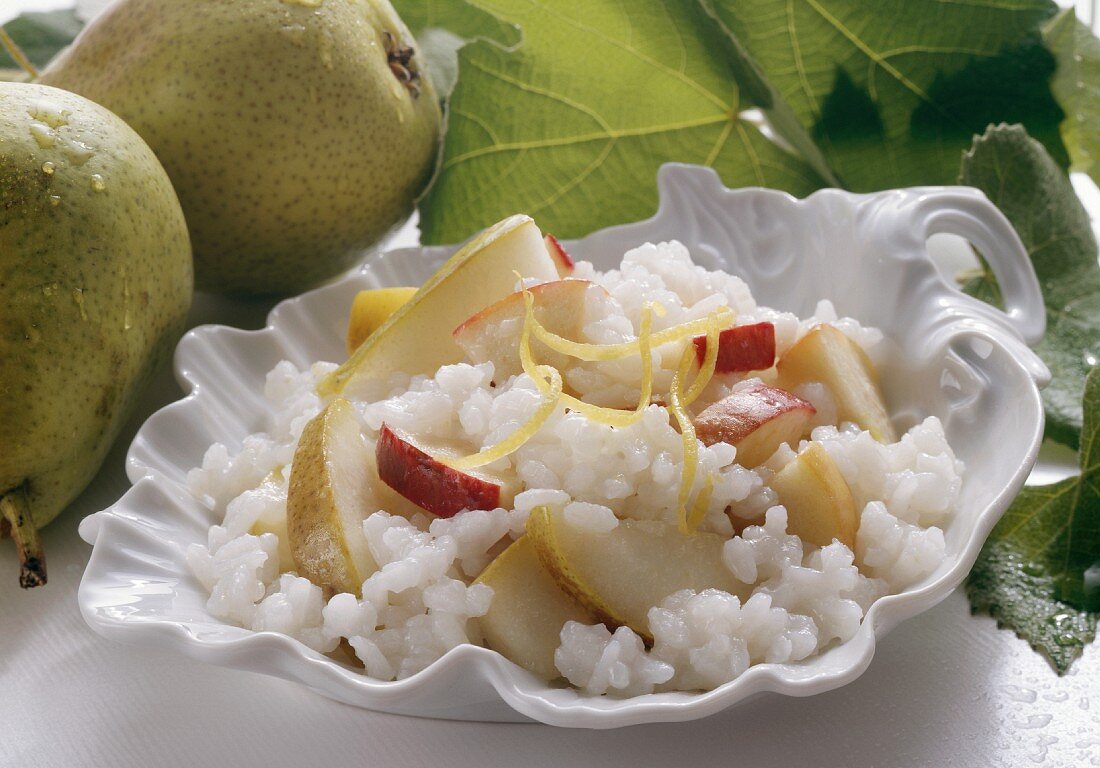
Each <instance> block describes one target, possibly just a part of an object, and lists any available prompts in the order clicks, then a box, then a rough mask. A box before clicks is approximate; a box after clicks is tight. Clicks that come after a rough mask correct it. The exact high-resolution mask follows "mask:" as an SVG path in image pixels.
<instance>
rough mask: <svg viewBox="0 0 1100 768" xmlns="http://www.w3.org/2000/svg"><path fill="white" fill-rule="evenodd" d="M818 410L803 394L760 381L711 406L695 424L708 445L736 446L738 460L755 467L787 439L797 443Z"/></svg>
mask: <svg viewBox="0 0 1100 768" xmlns="http://www.w3.org/2000/svg"><path fill="white" fill-rule="evenodd" d="M815 413H817V410H816V409H815V408H814V407H813V406H812V405H811V404H810V403H808V402H807V401H805V400H803V399H802V398H801V397H798V396H797V395H795V394H792V393H790V392H788V391H787V390H785V389H779V388H778V387H769V386H768V385H767V384H759V383H758V384H753V385H751V386H748V387H745V388H743V389H739V390H737V391H736V392H733V393H732V394H730V395H728V396H727V397H724V398H722V399H721V400H719V401H718V402H717V403H714V404H713V405H710V406H708V407H707V408H706V409H704V410H703V412H702V413H700V414H699V415H698V416H696V417H695V419H694V420H693V424H694V426H695V436H696V437H698V438H699V439H700V440H702V441H703V444H704V445H714V444H715V443H729V444H730V445H733V446H736V447H737V463H738V464H740V465H741V466H743V467H749V468H752V467H756V466H759V465H761V464H763V463H764V462H765V461H767V460H768V459H769V458H771V456H772V454H773V453H775V451H776V449H778V448H779V446H780V445H782V444H783V443H787V444H788V445H797V443H798V440H799V438H800V437H802V434H803V432H804V431H805V429H806V426H807V425H808V424H809V423H810V419H811V418H813V415H814V414H815Z"/></svg>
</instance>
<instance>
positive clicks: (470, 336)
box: [452, 280, 606, 381]
mask: <svg viewBox="0 0 1100 768" xmlns="http://www.w3.org/2000/svg"><path fill="white" fill-rule="evenodd" d="M530 290H531V295H532V296H533V297H534V299H535V319H537V320H538V321H539V322H540V323H541V324H542V325H543V327H545V328H546V329H547V330H549V331H551V332H553V333H556V334H558V335H559V336H562V337H564V338H567V339H571V340H575V341H579V340H580V335H581V329H582V328H584V322H585V307H586V297H587V296H588V292H589V291H590V290H593V291H603V292H604V293H606V291H604V289H603V288H601V287H600V286H598V285H594V284H592V283H590V282H589V281H587V280H554V281H552V282H549V283H540V284H539V285H535V286H532V288H531V289H530ZM525 314H526V304H525V303H524V300H523V291H517V292H515V293H512V294H509V295H508V296H505V297H504V298H503V299H501V300H500V301H498V302H496V303H495V304H491V305H489V306H488V307H486V308H485V309H483V310H481V311H480V312H478V313H477V314H475V315H474V316H473V317H469V318H467V319H466V320H465V321H464V322H463V323H462V324H461V325H460V326H458V327H457V328H455V329H454V332H453V334H452V335H453V337H454V340H455V343H456V344H458V346H460V347H462V349H463V350H464V351H465V352H466V357H467V359H469V360H470V361H471V362H474V363H484V362H487V361H492V363H493V373H494V376H495V378H496V379H497V380H498V381H504V380H505V379H507V378H508V377H509V376H514V375H516V374H518V373H521V372H522V371H523V366H522V365H521V364H520V361H519V336H520V330H521V329H522V328H523V319H524V315H525ZM532 347H533V350H534V354H535V357H536V359H537V360H538V361H539V362H540V363H546V364H548V365H553V366H554V367H555V368H559V369H561V368H564V367H565V366H566V365H567V364H568V362H569V358H567V357H566V356H565V355H562V354H559V353H557V352H553V351H551V350H550V349H549V348H548V347H546V345H544V344H542V342H540V341H538V340H537V339H535V340H532Z"/></svg>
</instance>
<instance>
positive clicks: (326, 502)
mask: <svg viewBox="0 0 1100 768" xmlns="http://www.w3.org/2000/svg"><path fill="white" fill-rule="evenodd" d="M372 463H373V461H372V457H371V450H370V448H369V447H368V445H367V442H366V440H364V438H363V435H362V432H361V430H360V428H359V421H358V419H357V418H356V414H355V409H354V407H353V406H352V404H351V403H349V402H348V401H347V400H343V399H337V400H334V401H332V403H330V404H329V406H328V407H327V408H325V410H323V411H321V413H319V414H318V415H317V416H315V417H314V418H313V420H312V421H310V422H309V423H308V424H307V425H306V427H305V429H304V430H302V436H301V438H300V439H299V440H298V448H297V450H295V452H294V463H293V466H292V467H291V470H290V486H289V489H288V492H287V500H286V514H287V534H288V538H289V539H290V551H291V554H292V555H293V559H294V567H295V568H296V569H297V571H298V573H299V575H301V576H305V577H306V578H307V579H309V580H310V581H312V582H313V583H314V584H318V585H320V586H321V587H323V588H324V589H326V590H327V591H328V592H330V593H339V592H351V593H352V594H355V595H358V594H359V592H360V588H361V587H362V584H363V581H364V580H365V579H366V578H367V577H368V576H370V575H371V574H372V573H374V572H375V571H376V570H378V565H377V564H376V563H375V561H374V558H373V557H372V556H371V553H370V549H369V547H368V546H367V540H366V538H365V537H364V536H363V527H362V526H363V518H364V517H365V516H366V515H367V514H368V513H369V512H370V511H371V507H370V502H371V499H372V496H371V492H370V467H371V465H372Z"/></svg>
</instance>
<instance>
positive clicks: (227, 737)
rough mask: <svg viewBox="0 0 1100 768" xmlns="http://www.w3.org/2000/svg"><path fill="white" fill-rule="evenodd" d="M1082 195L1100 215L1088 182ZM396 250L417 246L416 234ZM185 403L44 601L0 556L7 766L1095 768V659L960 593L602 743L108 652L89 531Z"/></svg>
mask: <svg viewBox="0 0 1100 768" xmlns="http://www.w3.org/2000/svg"><path fill="white" fill-rule="evenodd" d="M85 2H88V3H95V2H99V0H85ZM9 3H10V4H9ZM0 4H2V5H3V7H2V8H0V22H2V21H4V20H6V18H7V17H9V16H12V15H14V12H15V10H17V9H18V8H32V7H33V8H35V9H39V8H42V9H45V8H50V7H64V6H67V5H70V4H71V0H69V1H68V2H66V0H19V1H18V2H14V3H13V2H12V0H3V3H0ZM1081 188H1082V192H1083V193H1084V194H1083V196H1084V197H1086V198H1087V199H1089V202H1093V201H1094V200H1095V199H1096V191H1095V188H1093V187H1092V186H1091V185H1090V184H1088V183H1084V184H1082V187H1081ZM1090 207H1091V206H1090ZM1093 210H1096V208H1094V209H1093ZM400 237H401V240H404V241H406V242H407V241H408V240H409V239H410V238H415V231H414V230H412V229H411V228H409V229H407V230H406V231H405V232H404V233H402V235H401V236H400ZM269 308H270V305H269V304H268V303H264V302H255V303H242V302H228V301H224V300H219V299H215V298H212V297H208V296H200V297H198V298H197V301H196V305H195V307H194V309H193V311H192V313H191V323H192V325H197V324H200V323H205V322H220V323H228V324H231V325H236V326H239V327H244V328H257V327H260V326H261V325H262V324H263V321H264V317H265V315H266V312H267V310H268V309H269ZM178 397H179V389H178V387H177V386H176V384H175V382H174V380H173V378H172V376H171V373H170V372H168V371H164V372H163V373H162V375H161V377H160V379H159V380H158V381H157V382H156V384H155V385H154V386H153V387H152V388H151V390H150V392H149V393H148V394H147V396H146V397H145V398H144V400H143V402H142V403H141V407H140V408H139V412H138V413H137V415H136V416H135V417H134V419H133V420H132V421H131V423H130V425H129V426H128V427H127V429H126V431H125V433H124V434H123V436H122V438H121V439H120V440H119V442H118V444H117V445H116V446H115V448H114V450H113V451H112V452H111V454H110V455H109V456H108V458H107V460H106V462H105V464H104V467H103V469H102V471H101V472H100V473H99V475H98V476H97V478H96V479H95V481H94V482H93V483H92V485H91V486H90V487H89V488H88V490H87V491H86V492H85V493H84V494H83V495H82V496H81V497H80V499H79V500H78V501H77V502H76V503H74V504H73V505H72V507H70V508H69V509H68V510H67V511H66V512H65V513H64V514H63V515H62V516H61V517H59V518H58V519H57V520H56V521H55V522H54V523H53V524H51V525H50V526H49V527H48V528H47V529H46V530H45V531H43V534H42V536H43V540H44V544H45V547H46V552H47V553H48V560H49V575H50V582H49V584H48V586H46V587H45V588H42V589H37V590H32V591H28V592H23V591H21V590H18V589H15V588H14V585H15V583H16V578H17V566H16V562H15V558H14V557H13V556H12V553H11V552H9V551H8V549H9V548H10V544H8V543H7V542H5V543H4V544H3V546H0V768H7V767H8V766H12V767H13V768H14V767H15V766H20V768H37V767H38V766H45V767H49V768H54V767H55V766H57V767H59V768H60V767H64V768H70V767H74V766H101V765H102V766H112V768H145V767H146V766H166V767H170V766H218V765H235V766H271V767H276V766H310V768H314V767H316V768H328V767H329V766H331V767H333V768H336V767H338V766H344V765H357V766H363V767H364V768H376V767H380V766H386V767H388V766H402V767H403V768H420V767H421V766H436V765H446V766H449V768H474V767H475V766H476V767H477V768H481V766H488V765H509V766H511V765H517V766H518V765H522V766H524V767H525V768H527V767H528V766H530V768H538V766H543V765H545V766H551V765H553V766H587V765H596V764H599V765H601V766H616V765H624V766H625V765H631V766H637V765H641V766H645V765H653V764H657V763H658V762H660V763H672V764H677V765H685V766H709V765H723V766H727V765H740V766H754V767H757V768H766V767H767V766H793V765H796V764H808V765H812V766H814V768H829V767H830V766H868V767H871V766H874V767H875V768H891V767H895V766H897V767H901V766H905V767H906V768H909V767H916V766H960V767H962V768H972V767H973V768H977V767H979V766H1005V767H1006V768H1012V767H1014V766H1031V765H1045V766H1066V767H1067V768H1069V767H1073V768H1076V767H1077V766H1089V765H1096V766H1100V646H1097V645H1093V646H1091V647H1090V648H1089V649H1088V650H1086V652H1085V655H1084V656H1083V658H1082V659H1080V660H1079V661H1078V662H1077V663H1076V664H1075V665H1074V667H1073V669H1072V670H1071V671H1070V673H1069V674H1068V675H1066V676H1065V677H1062V678H1059V677H1057V676H1056V675H1055V674H1054V673H1053V672H1052V671H1051V669H1050V667H1049V666H1048V665H1047V664H1046V662H1045V661H1044V660H1043V659H1041V658H1040V657H1039V656H1038V655H1036V654H1035V653H1034V652H1032V651H1031V650H1030V649H1029V648H1028V647H1027V645H1026V644H1025V643H1024V642H1023V641H1021V640H1019V639H1017V638H1016V637H1015V635H1013V634H1012V633H1011V632H1008V631H1004V630H999V629H997V628H996V626H995V623H994V621H993V620H992V619H990V618H987V617H973V616H971V615H970V612H969V606H968V604H967V601H966V598H965V595H963V594H962V593H961V592H956V593H955V594H953V595H951V596H950V597H949V598H948V599H947V600H946V601H944V602H943V603H942V604H941V605H939V606H938V607H936V608H935V609H933V610H931V611H929V612H927V613H925V614H923V615H921V616H918V617H917V618H914V619H912V620H910V621H908V622H906V623H904V624H903V625H901V626H900V627H899V628H898V629H897V630H896V631H895V632H894V633H893V634H892V635H890V636H889V637H888V638H886V639H885V640H884V641H883V642H882V643H881V644H880V645H879V648H878V652H877V654H876V656H875V659H874V661H873V662H872V664H871V667H870V669H868V671H867V672H866V673H865V674H864V675H863V676H862V677H861V678H860V679H859V680H857V681H856V682H854V683H852V684H851V685H849V686H847V687H845V688H842V689H840V690H837V691H833V692H830V693H826V694H822V695H819V696H815V697H812V698H808V699H792V698H784V697H780V696H770V697H766V698H760V699H755V700H753V701H751V702H749V703H748V704H746V705H743V706H741V707H735V708H734V709H731V710H728V711H726V712H724V713H721V714H719V715H715V716H713V717H711V718H708V719H705V720H701V721H696V722H692V723H682V724H674V725H651V726H637V727H633V728H626V729H621V730H618V731H609V732H589V731H567V730H559V729H553V728H549V727H546V726H541V725H534V724H532V725H505V724H483V723H463V722H448V721H432V720H422V719H416V718H409V717H400V716H395V715H386V714H380V713H373V712H367V711H364V710H360V709H355V708H353V707H349V706H345V705H342V704H338V703H335V702H332V701H329V700H327V699H324V698H322V697H320V696H318V695H316V694H314V693H311V692H310V691H308V690H306V689H304V688H302V687H300V686H297V685H295V684H292V683H288V682H284V681H281V680H276V679H272V678H267V677H262V676H260V675H255V674H250V673H245V672H237V671H231V670H224V669H220V668H215V667H210V666H205V665H203V664H201V663H199V662H196V661H192V660H189V659H186V658H182V657H180V656H176V655H173V654H170V653H166V652H165V653H162V652H151V651H146V650H137V649H133V648H129V647H126V646H123V645H119V644H116V643H113V642H110V641H107V640H105V639H103V638H101V637H99V636H97V635H95V634H94V633H93V632H92V631H91V630H90V629H88V627H87V626H86V625H85V623H84V621H83V619H82V618H81V616H80V612H79V610H78V609H77V605H76V591H77V587H78V585H79V583H80V576H81V574H82V573H83V570H84V566H85V565H86V563H87V560H88V555H89V553H90V551H91V548H90V547H89V546H88V545H86V544H84V542H82V541H81V540H80V538H79V537H78V536H77V532H76V527H77V523H78V522H79V521H80V519H81V518H82V517H84V516H85V515H87V514H90V513H92V512H95V511H97V510H99V509H102V508H104V507H106V506H109V505H110V504H111V503H112V502H114V501H115V500H116V499H117V498H118V497H119V496H120V495H121V494H122V493H123V492H124V491H125V490H126V488H127V487H128V483H127V481H126V478H125V474H124V471H123V458H124V455H125V449H126V446H127V445H128V444H129V441H130V437H131V436H132V435H133V432H134V431H136V429H137V427H138V425H140V423H141V422H142V421H143V420H144V418H145V417H146V416H147V415H148V414H149V413H151V412H152V411H153V410H155V409H156V408H158V407H160V406H161V405H164V404H166V403H168V402H171V401H172V400H175V399H176V398H178ZM1053 458H1054V460H1055V461H1054V465H1052V466H1051V468H1050V470H1049V471H1046V472H1044V473H1043V474H1042V479H1043V480H1044V481H1049V479H1051V478H1052V477H1055V476H1058V475H1060V474H1063V473H1064V470H1060V469H1059V468H1058V467H1057V465H1058V464H1059V463H1061V464H1062V465H1063V466H1064V465H1065V462H1066V461H1067V459H1069V460H1071V457H1069V456H1067V455H1066V454H1065V453H1064V452H1063V453H1061V454H1057V453H1056V454H1054V455H1053Z"/></svg>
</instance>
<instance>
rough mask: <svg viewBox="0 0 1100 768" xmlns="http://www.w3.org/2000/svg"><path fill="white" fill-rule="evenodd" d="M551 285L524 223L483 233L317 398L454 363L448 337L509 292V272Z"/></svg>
mask: <svg viewBox="0 0 1100 768" xmlns="http://www.w3.org/2000/svg"><path fill="white" fill-rule="evenodd" d="M517 272H518V273H519V274H520V275H521V276H523V277H524V278H537V279H538V280H541V281H547V280H557V279H558V272H557V268H556V267H555V265H554V260H553V259H552V258H551V257H550V254H549V253H547V251H546V244H545V243H544V242H543V239H542V233H541V232H539V229H538V227H537V226H535V222H534V221H532V220H531V217H529V216H523V215H516V216H512V217H510V218H507V219H504V220H503V221H501V222H498V223H497V224H494V225H493V226H491V227H489V228H488V229H486V230H485V231H484V232H482V233H481V234H480V235H478V236H477V237H476V238H474V239H473V240H471V241H470V242H469V243H468V244H467V245H466V246H464V247H463V248H462V249H461V250H459V251H458V253H456V254H455V255H454V256H452V257H451V258H450V259H448V260H447V262H446V263H445V264H444V265H443V266H442V267H440V268H439V269H438V270H436V272H435V274H433V275H432V276H431V277H430V278H429V279H428V281H427V282H426V283H424V285H422V286H421V287H420V290H418V291H417V292H416V294H415V295H414V296H413V297H412V298H411V299H409V301H408V302H407V303H406V304H404V305H403V306H401V307H400V308H399V309H398V310H397V311H396V312H394V313H393V314H392V315H390V317H389V319H388V320H387V321H386V322H385V323H383V324H382V326H381V327H380V328H379V329H378V330H377V331H375V332H374V333H373V334H372V335H371V337H370V338H369V339H367V340H366V341H365V342H363V343H362V344H361V345H360V346H359V349H357V350H356V351H355V354H353V355H352V356H351V357H350V358H348V360H347V362H345V363H344V364H343V365H342V366H340V368H338V369H337V370H335V371H333V372H332V373H331V374H329V376H328V378H326V379H325V380H324V381H322V382H321V385H320V388H319V389H320V391H321V394H323V395H331V394H339V393H341V392H343V391H344V390H345V388H347V390H348V391H349V392H358V391H362V387H364V386H366V384H367V383H369V382H371V381H375V382H385V381H386V380H387V379H388V378H389V376H390V375H391V374H393V373H395V372H398V371H400V372H401V373H404V374H407V375H409V376H415V375H417V374H427V375H431V374H434V373H435V372H436V371H437V370H438V369H439V368H440V366H443V365H450V364H452V363H457V362H460V361H461V360H462V359H463V353H462V349H461V347H459V346H458V345H457V344H456V343H455V342H454V340H453V339H452V337H451V332H452V331H453V330H454V329H455V328H456V327H457V326H458V325H459V324H460V323H462V322H463V321H464V320H466V319H467V318H469V317H470V316H471V315H473V314H474V313H476V312H477V311H478V310H480V309H482V308H484V307H486V306H488V305H490V304H492V303H493V302H495V301H498V300H500V299H502V298H504V297H505V296H508V295H509V294H511V293H513V292H514V291H515V288H516V273H517Z"/></svg>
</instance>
